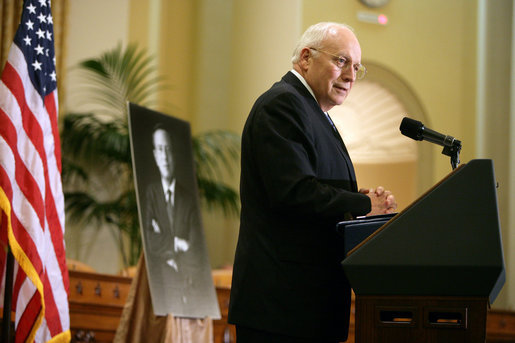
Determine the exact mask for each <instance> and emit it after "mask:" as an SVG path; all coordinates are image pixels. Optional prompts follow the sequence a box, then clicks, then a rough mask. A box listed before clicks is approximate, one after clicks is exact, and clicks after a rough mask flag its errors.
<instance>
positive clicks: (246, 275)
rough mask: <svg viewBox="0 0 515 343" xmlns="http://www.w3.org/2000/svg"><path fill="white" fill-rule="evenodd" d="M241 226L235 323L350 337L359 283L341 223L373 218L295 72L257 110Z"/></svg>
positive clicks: (245, 161)
mask: <svg viewBox="0 0 515 343" xmlns="http://www.w3.org/2000/svg"><path fill="white" fill-rule="evenodd" d="M240 182H241V183H240V192H241V203H242V208H241V224H240V233H239V238H238V245H237V248H236V256H235V262H234V271H233V281H232V289H231V301H230V307H229V322H231V323H233V324H238V325H241V326H246V327H250V328H254V329H258V330H264V331H268V332H276V333H281V334H286V335H290V336H300V337H306V338H308V337H312V338H320V337H326V338H332V339H335V340H337V339H339V340H345V339H346V337H347V331H348V321H349V306H350V286H349V284H348V282H347V279H346V277H345V275H344V273H343V270H342V268H341V266H340V262H341V261H342V260H343V257H344V255H343V246H342V243H343V242H342V240H341V238H340V237H339V236H338V234H337V233H336V228H335V227H336V223H337V222H338V221H340V220H343V219H344V215H345V214H346V213H350V214H353V215H364V214H366V213H368V212H369V211H370V200H369V199H368V197H367V196H366V195H363V194H359V193H358V192H357V185H356V179H355V175H354V169H353V166H352V162H351V160H350V158H349V155H348V153H347V150H346V148H345V146H344V144H343V141H342V140H341V138H340V136H339V135H338V133H337V132H335V131H334V129H333V127H332V126H331V124H330V122H329V121H328V120H327V118H326V117H325V114H324V113H323V112H322V110H321V109H320V107H319V105H318V104H317V102H316V100H315V99H314V98H313V96H312V95H311V94H310V93H309V91H308V90H307V89H306V88H305V87H304V85H303V84H302V83H301V82H300V81H299V79H298V78H297V77H296V76H295V75H294V74H292V73H291V72H289V73H287V74H286V75H285V76H284V77H283V78H282V80H281V81H280V82H278V83H276V84H274V85H273V86H272V88H271V89H269V90H268V91H267V92H265V93H264V94H263V95H262V96H261V97H260V98H259V99H258V100H257V101H256V103H255V104H254V107H253V108H252V110H251V112H250V115H249V117H248V119H247V122H246V124H245V128H244V130H243V136H242V155H241V180H240Z"/></svg>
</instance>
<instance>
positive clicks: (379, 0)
mask: <svg viewBox="0 0 515 343" xmlns="http://www.w3.org/2000/svg"><path fill="white" fill-rule="evenodd" d="M359 1H360V2H361V3H362V4H364V5H365V6H368V7H375V8H377V7H381V6H384V5H386V4H387V3H388V2H389V1H390V0H359Z"/></svg>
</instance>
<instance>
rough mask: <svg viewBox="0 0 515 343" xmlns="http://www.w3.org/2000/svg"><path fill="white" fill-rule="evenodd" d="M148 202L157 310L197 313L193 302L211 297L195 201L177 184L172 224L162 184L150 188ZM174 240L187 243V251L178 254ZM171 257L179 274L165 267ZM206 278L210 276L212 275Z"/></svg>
mask: <svg viewBox="0 0 515 343" xmlns="http://www.w3.org/2000/svg"><path fill="white" fill-rule="evenodd" d="M145 200H146V204H145V205H146V210H145V219H144V223H145V224H144V225H145V227H144V230H143V232H144V244H145V255H146V258H147V267H148V272H149V274H150V277H149V279H150V287H151V290H152V302H153V304H154V310H155V311H156V313H159V314H166V313H168V311H167V310H166V309H169V308H173V309H174V311H173V313H174V314H175V315H184V313H190V314H191V313H194V314H195V313H196V310H192V307H193V306H194V305H192V304H191V303H190V302H191V301H195V302H198V303H201V302H202V301H203V300H204V299H206V297H208V296H209V294H207V295H206V292H205V289H206V287H205V286H204V284H206V282H207V281H209V280H206V273H204V272H203V271H204V268H205V266H208V265H209V263H208V262H207V261H206V256H205V254H204V251H203V249H204V248H203V247H204V241H203V236H202V232H201V224H200V216H199V213H198V206H197V204H196V199H195V197H194V196H193V194H191V192H189V191H188V189H187V188H185V187H184V186H182V185H181V184H180V183H178V182H177V183H176V186H175V202H174V207H173V223H170V220H169V216H168V213H167V206H168V205H167V203H166V199H165V195H164V191H163V187H162V185H161V182H156V183H153V184H151V185H149V187H148V188H147V194H146V198H145ZM152 221H154V222H155V224H156V225H158V227H159V232H156V231H155V230H154V226H153V225H152ZM174 237H179V238H182V239H184V240H186V241H188V243H189V249H188V251H187V252H183V251H179V252H175V246H174ZM171 258H173V259H174V260H175V262H176V263H177V266H178V271H175V270H174V269H173V268H172V267H170V266H169V265H167V264H166V261H167V260H168V259H171ZM207 277H210V273H208V274H207ZM196 307H199V306H196ZM201 313H202V312H201Z"/></svg>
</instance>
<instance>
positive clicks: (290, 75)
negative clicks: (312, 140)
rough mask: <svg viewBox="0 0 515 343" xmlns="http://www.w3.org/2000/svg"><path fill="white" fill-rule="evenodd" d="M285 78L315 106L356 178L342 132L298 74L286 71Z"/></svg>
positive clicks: (316, 113)
mask: <svg viewBox="0 0 515 343" xmlns="http://www.w3.org/2000/svg"><path fill="white" fill-rule="evenodd" d="M283 80H284V81H285V82H287V83H289V84H291V85H292V86H293V87H295V88H296V89H297V90H298V91H299V93H300V94H301V95H302V96H303V97H304V98H306V99H307V100H308V102H309V103H310V104H311V107H312V108H313V113H314V114H315V115H318V116H319V118H318V119H319V120H320V121H321V122H322V125H323V126H324V128H325V129H326V130H330V132H331V134H332V136H333V138H334V144H335V145H336V147H337V148H338V151H340V153H341V155H342V157H343V158H344V160H345V164H346V165H347V170H348V172H349V175H350V176H351V179H352V180H356V173H355V172H354V167H353V165H352V161H351V159H350V156H349V152H348V151H347V148H346V147H345V143H344V142H343V139H342V137H341V136H340V133H339V132H338V130H335V128H334V127H333V125H332V124H331V122H330V121H329V119H328V118H327V117H326V115H325V113H324V112H323V111H322V109H321V108H320V106H319V105H318V103H317V101H316V100H315V99H314V98H313V96H312V95H311V93H310V92H309V91H308V90H307V89H306V87H305V86H304V85H303V84H302V82H300V80H299V79H298V78H297V76H295V75H294V74H293V73H292V72H288V73H286V75H284V76H283Z"/></svg>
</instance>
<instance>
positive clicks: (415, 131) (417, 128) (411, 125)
mask: <svg viewBox="0 0 515 343" xmlns="http://www.w3.org/2000/svg"><path fill="white" fill-rule="evenodd" d="M399 129H400V130H401V133H402V134H403V135H404V136H407V137H409V138H412V139H414V140H416V141H421V140H426V141H428V142H431V143H435V144H438V145H441V146H443V147H451V148H452V147H456V148H460V149H461V142H460V141H459V140H457V139H456V138H454V137H452V136H447V135H444V134H441V133H439V132H436V131H433V130H431V129H428V128H427V127H425V126H424V124H422V123H421V122H419V121H418V120H414V119H411V118H408V117H404V119H402V122H401V126H400V128H399Z"/></svg>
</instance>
